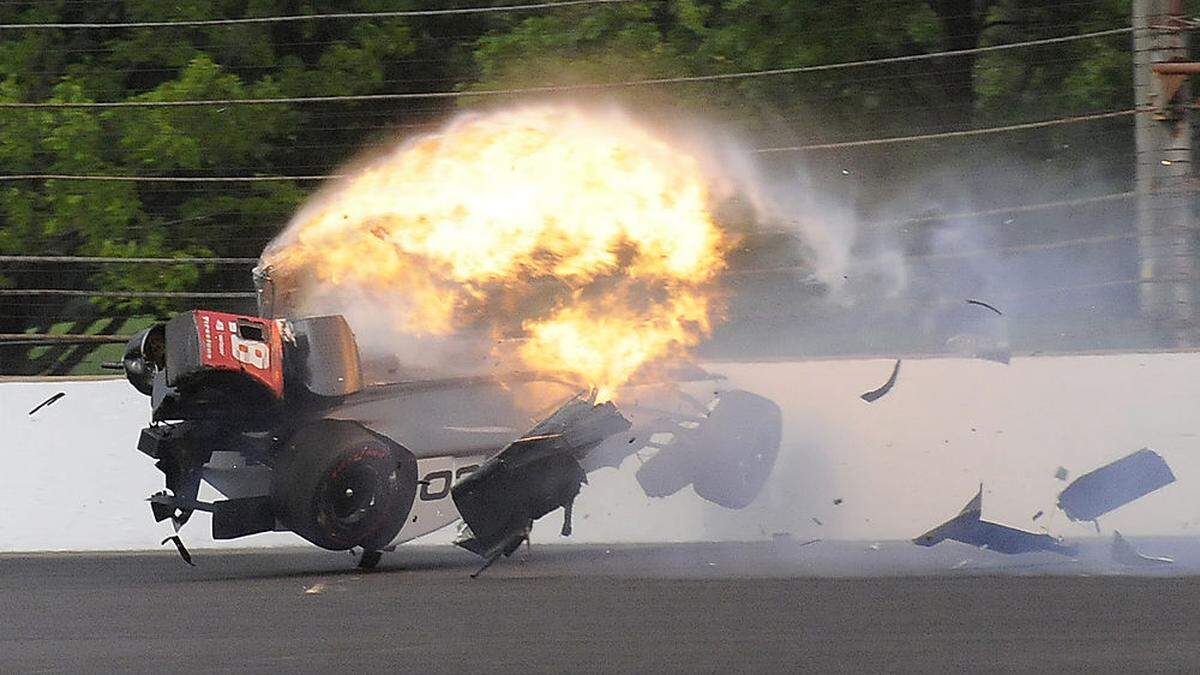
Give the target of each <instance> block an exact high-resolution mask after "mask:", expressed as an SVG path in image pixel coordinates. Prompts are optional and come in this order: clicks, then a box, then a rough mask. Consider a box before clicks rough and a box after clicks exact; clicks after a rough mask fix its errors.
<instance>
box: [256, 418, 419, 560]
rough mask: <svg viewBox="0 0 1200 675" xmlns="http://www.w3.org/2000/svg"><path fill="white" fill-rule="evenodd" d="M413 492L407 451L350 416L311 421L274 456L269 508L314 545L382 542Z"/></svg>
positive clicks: (400, 522)
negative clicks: (270, 506)
mask: <svg viewBox="0 0 1200 675" xmlns="http://www.w3.org/2000/svg"><path fill="white" fill-rule="evenodd" d="M416 494H417V460H416V458H415V457H414V456H413V454H412V453H411V452H409V451H408V450H407V449H405V448H403V447H401V446H400V445H398V444H396V443H394V442H392V441H390V440H388V439H387V438H384V437H383V436H380V435H378V434H375V433H373V432H371V431H369V430H367V429H366V428H364V427H363V426H362V425H360V424H358V423H357V422H351V421H347V420H330V419H324V420H319V421H317V422H314V423H312V424H310V425H308V426H305V427H303V428H301V429H300V430H298V431H297V432H296V433H295V434H293V435H292V438H291V439H290V440H289V441H288V443H287V445H286V446H284V447H283V448H281V449H280V451H279V452H278V453H276V455H275V463H274V470H273V477H272V484H271V500H272V504H273V506H274V508H275V514H276V516H277V517H278V518H279V520H280V521H281V522H282V523H283V524H284V525H285V526H286V527H287V528H288V529H290V530H292V531H293V532H295V533H296V534H298V535H300V536H301V537H304V538H305V539H307V540H308V541H310V542H312V543H314V544H316V545H317V546H320V547H321V548H325V549H329V550H333V551H343V550H346V549H349V548H352V547H355V546H361V547H362V548H363V549H366V550H368V551H374V550H378V549H380V548H383V547H384V546H387V545H388V544H389V543H390V542H391V541H392V540H393V539H395V537H396V535H397V534H398V533H399V532H400V529H401V528H402V527H404V522H405V520H407V518H408V514H409V512H410V511H411V510H412V505H413V500H414V499H415V497H416Z"/></svg>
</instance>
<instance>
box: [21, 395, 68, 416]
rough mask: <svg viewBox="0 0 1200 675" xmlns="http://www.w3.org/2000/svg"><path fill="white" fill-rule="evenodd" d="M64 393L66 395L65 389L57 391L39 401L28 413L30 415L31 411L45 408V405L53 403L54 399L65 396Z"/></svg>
mask: <svg viewBox="0 0 1200 675" xmlns="http://www.w3.org/2000/svg"><path fill="white" fill-rule="evenodd" d="M66 395H67V392H65V391H60V392H58V393H57V394H55V395H53V396H51V397H50V398H48V399H46V400H45V401H42V402H41V403H39V404H38V405H37V407H36V408H34V409H33V410H30V411H29V414H30V415H32V414H33V413H35V412H37V411H39V410H41V409H42V408H45V407H46V406H48V405H50V404H52V403H54V402H55V401H57V400H58V399H60V398H62V397H64V396H66Z"/></svg>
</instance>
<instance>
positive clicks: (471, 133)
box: [263, 105, 730, 397]
mask: <svg viewBox="0 0 1200 675" xmlns="http://www.w3.org/2000/svg"><path fill="white" fill-rule="evenodd" d="M720 184H721V183H720V181H719V180H718V179H717V178H716V177H715V176H713V175H712V174H711V172H709V171H706V169H705V167H704V165H703V163H702V162H701V161H700V159H698V158H697V157H696V156H694V155H692V154H689V153H688V152H685V151H684V150H682V149H680V148H679V147H677V146H675V145H672V144H671V143H669V142H667V140H665V139H663V138H661V137H659V136H657V135H655V134H653V133H651V132H650V131H648V130H647V129H646V128H644V127H642V126H639V125H638V124H636V123H635V122H633V121H632V120H631V119H629V118H628V117H626V116H624V115H621V114H618V113H614V112H597V111H591V110H584V109H580V108H575V107H570V106H561V105H541V106H526V107H518V108H510V109H504V110H499V111H495V112H490V113H486V114H475V115H470V116H464V117H460V118H458V119H457V120H455V121H453V122H451V123H449V124H448V125H447V126H446V127H444V128H443V129H441V130H440V131H439V132H438V133H434V134H430V135H426V136H422V137H418V138H416V139H413V140H412V141H410V142H408V143H405V144H402V145H399V146H398V147H396V148H394V149H393V150H391V151H390V152H388V153H387V154H385V155H382V156H380V157H378V158H376V159H374V160H373V161H371V162H369V163H367V164H365V165H363V166H361V167H360V168H358V169H357V170H355V171H354V172H353V173H351V175H349V176H348V177H346V178H344V179H341V180H340V181H339V182H337V183H335V184H333V185H331V186H330V187H329V188H327V189H326V190H325V191H324V192H323V193H321V194H319V195H318V196H317V197H315V198H314V199H313V200H311V201H310V203H309V204H307V205H306V206H305V207H304V208H303V209H301V211H300V212H299V213H297V214H296V216H295V217H294V218H293V220H292V222H291V223H290V224H289V227H288V228H287V230H285V233H284V234H283V235H282V236H281V237H280V238H279V239H278V240H277V241H276V242H274V243H273V244H272V245H271V246H270V247H269V248H268V250H267V251H266V252H265V253H264V256H263V263H264V264H267V265H271V266H272V267H282V268H291V269H305V270H306V271H307V272H308V273H309V274H311V275H313V276H314V277H315V279H316V280H317V281H319V282H321V283H324V284H328V285H332V286H334V287H341V286H352V287H356V288H361V289H367V290H368V291H369V292H370V294H371V297H373V298H375V299H376V305H377V308H376V309H377V311H380V312H386V313H388V314H389V315H391V316H392V317H393V319H394V322H395V324H396V325H397V326H398V327H399V328H400V330H402V331H403V332H404V333H406V334H409V335H427V336H444V335H451V334H455V333H457V332H460V331H465V330H468V329H479V328H484V329H485V330H486V332H487V333H488V334H490V335H491V336H492V337H493V338H497V339H500V338H504V337H508V336H512V335H521V336H524V338H525V339H524V340H523V341H522V342H521V344H520V346H519V348H518V349H517V356H518V358H519V359H520V360H521V363H522V365H523V366H524V367H525V368H529V369H533V370H536V371H539V372H545V373H550V374H556V375H566V376H571V377H573V378H576V379H581V380H583V381H585V382H587V383H588V384H590V385H591V386H594V387H596V388H598V389H599V390H600V396H601V397H608V396H610V395H611V394H612V392H613V391H614V389H615V388H616V387H618V386H620V385H621V384H622V383H624V382H626V381H628V380H629V378H630V377H632V376H633V375H634V373H636V372H637V371H638V370H639V369H641V368H643V367H645V366H646V365H647V364H651V363H653V362H655V361H657V360H659V359H662V358H664V357H669V356H679V355H681V354H682V353H684V352H685V351H686V349H687V348H688V347H690V346H693V345H695V344H696V343H697V342H699V341H700V340H701V339H702V338H703V337H704V336H705V335H707V334H708V333H709V331H710V330H711V327H712V322H713V315H714V313H715V310H716V307H717V305H718V303H717V302H716V300H715V296H714V283H713V282H714V278H715V275H716V274H717V273H718V272H719V271H720V270H721V269H722V268H723V266H724V254H725V252H726V251H727V250H728V248H729V245H730V241H729V238H728V237H727V236H726V235H724V234H723V233H722V232H721V230H720V229H719V228H718V227H717V225H716V223H715V219H714V216H713V206H714V202H715V201H716V198H715V196H714V195H715V194H716V193H718V192H719V191H720V189H721V188H720V187H719V186H720ZM490 342H495V341H494V340H492V341H490Z"/></svg>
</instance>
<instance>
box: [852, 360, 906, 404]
mask: <svg viewBox="0 0 1200 675" xmlns="http://www.w3.org/2000/svg"><path fill="white" fill-rule="evenodd" d="M899 375H900V359H897V360H896V365H895V366H892V376H891V377H889V378H888V380H887V382H884V383H883V386H882V387H880V388H878V389H874V390H872V391H868V392H867V393H865V394H863V395H862V396H860V397H859V398H861V399H862V400H864V401H866V402H867V403H874V402H875V401H876V400H878V399H880V398H882V397H883V396H885V395H886V394H887V393H888V392H889V391H891V390H892V387H894V386H896V377H897V376H899Z"/></svg>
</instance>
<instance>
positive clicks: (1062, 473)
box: [1054, 466, 1071, 481]
mask: <svg viewBox="0 0 1200 675" xmlns="http://www.w3.org/2000/svg"><path fill="white" fill-rule="evenodd" d="M1070 475H1071V473H1070V472H1069V471H1067V469H1066V467H1062V466H1060V467H1058V470H1057V471H1055V472H1054V477H1055V478H1057V479H1059V480H1061V481H1066V480H1067V478H1068V477H1069V476H1070Z"/></svg>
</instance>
